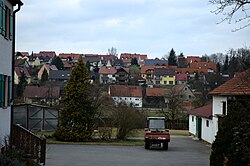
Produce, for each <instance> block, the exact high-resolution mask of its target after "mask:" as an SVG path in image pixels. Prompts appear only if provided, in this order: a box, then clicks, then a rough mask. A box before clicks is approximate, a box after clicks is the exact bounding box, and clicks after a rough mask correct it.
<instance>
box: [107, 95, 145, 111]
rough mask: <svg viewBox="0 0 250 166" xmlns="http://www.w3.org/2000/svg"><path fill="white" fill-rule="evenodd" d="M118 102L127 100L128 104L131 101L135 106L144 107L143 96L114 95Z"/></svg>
mask: <svg viewBox="0 0 250 166" xmlns="http://www.w3.org/2000/svg"><path fill="white" fill-rule="evenodd" d="M112 98H113V100H114V101H115V103H116V104H118V103H121V102H125V103H126V104H127V105H130V104H131V103H132V104H133V105H134V107H137V108H141V107H142V98H141V97H112Z"/></svg>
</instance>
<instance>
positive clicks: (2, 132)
mask: <svg viewBox="0 0 250 166" xmlns="http://www.w3.org/2000/svg"><path fill="white" fill-rule="evenodd" d="M5 3H6V5H7V6H8V7H9V8H10V9H12V7H11V5H10V3H9V2H7V1H5ZM0 50H1V51H0V59H1V60H0V74H4V75H8V76H11V61H12V41H10V40H6V39H5V38H4V37H3V36H2V35H0ZM10 111H11V110H10V107H7V108H4V109H3V108H0V148H1V147H2V145H3V142H2V141H3V139H4V137H5V136H9V135H10V115H11V114H10V113H11V112H10Z"/></svg>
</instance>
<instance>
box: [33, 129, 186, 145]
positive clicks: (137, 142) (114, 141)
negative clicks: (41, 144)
mask: <svg viewBox="0 0 250 166" xmlns="http://www.w3.org/2000/svg"><path fill="white" fill-rule="evenodd" d="M34 133H35V134H37V135H45V137H46V141H47V143H48V144H77V145H79V144H80V145H119V146H143V145H144V141H143V140H138V139H133V137H135V138H136V137H140V138H142V137H143V136H144V130H143V129H138V130H134V131H133V132H131V133H130V134H129V135H128V137H130V138H129V139H126V140H117V139H111V140H102V139H99V138H98V137H96V138H95V139H92V140H91V141H86V142H63V141H57V140H56V139H55V138H54V137H53V136H52V135H53V133H54V131H47V132H34ZM115 135H116V129H113V130H112V137H115ZM170 135H171V136H174V135H179V136H188V135H189V132H188V130H170Z"/></svg>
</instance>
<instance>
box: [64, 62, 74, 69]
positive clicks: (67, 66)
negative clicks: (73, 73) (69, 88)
mask: <svg viewBox="0 0 250 166" xmlns="http://www.w3.org/2000/svg"><path fill="white" fill-rule="evenodd" d="M63 67H64V68H72V67H73V64H71V63H69V62H68V61H63Z"/></svg>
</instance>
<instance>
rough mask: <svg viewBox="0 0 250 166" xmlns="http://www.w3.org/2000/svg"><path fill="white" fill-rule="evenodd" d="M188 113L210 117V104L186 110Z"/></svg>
mask: <svg viewBox="0 0 250 166" xmlns="http://www.w3.org/2000/svg"><path fill="white" fill-rule="evenodd" d="M188 114H190V115H196V116H199V117H204V118H211V117H212V104H208V105H206V106H203V107H199V108H196V109H193V110H191V111H188Z"/></svg>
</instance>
